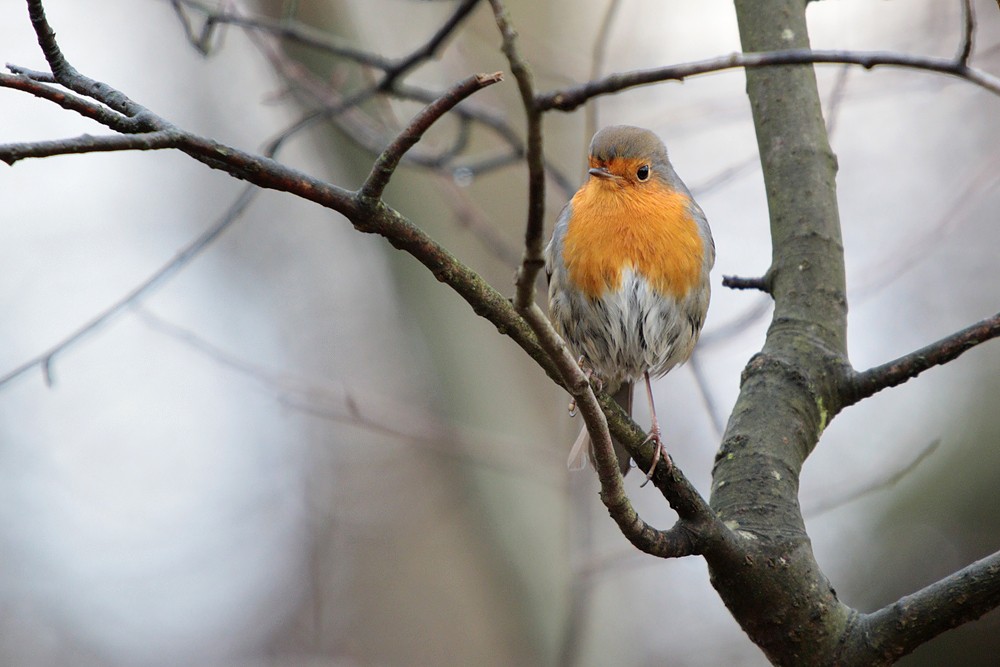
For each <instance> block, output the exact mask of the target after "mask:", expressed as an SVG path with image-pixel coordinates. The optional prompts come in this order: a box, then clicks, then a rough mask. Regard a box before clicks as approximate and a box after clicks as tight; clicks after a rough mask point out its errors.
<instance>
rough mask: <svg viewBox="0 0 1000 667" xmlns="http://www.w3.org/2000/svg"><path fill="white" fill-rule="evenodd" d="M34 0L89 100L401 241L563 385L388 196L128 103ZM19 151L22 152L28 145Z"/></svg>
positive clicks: (2, 155)
mask: <svg viewBox="0 0 1000 667" xmlns="http://www.w3.org/2000/svg"><path fill="white" fill-rule="evenodd" d="M29 5H30V7H31V9H32V18H33V24H34V26H35V28H36V30H37V31H38V34H39V42H40V43H42V44H43V46H44V47H45V48H46V49H47V51H46V57H47V59H48V60H49V61H50V62H52V63H56V64H57V65H58V66H59V69H60V72H61V74H60V73H59V72H53V74H54V75H55V77H56V79H58V80H59V82H60V83H62V84H63V85H66V86H67V87H70V84H73V86H75V87H76V88H81V89H83V90H85V91H87V92H84V93H80V96H81V98H86V97H90V98H91V99H92V100H93V101H96V102H100V103H104V104H108V105H109V106H112V102H113V103H114V104H115V105H117V106H118V107H120V108H123V109H124V108H126V107H127V110H128V111H130V112H134V113H135V114H136V115H137V116H141V117H142V119H143V123H142V124H141V127H143V128H145V127H148V128H150V131H159V130H166V131H171V132H175V133H177V136H178V142H177V145H176V148H177V149H178V150H181V151H183V152H184V153H187V154H188V155H190V156H191V157H193V158H195V159H196V160H198V161H200V162H202V163H204V164H206V165H208V166H209V167H212V168H213V169H220V170H223V171H226V172H227V173H229V174H231V175H233V176H236V177H237V178H241V179H243V180H246V181H249V182H251V183H253V184H255V185H258V186H260V187H263V188H268V189H272V190H279V191H283V192H289V193H292V194H295V195H297V196H299V197H301V198H303V199H307V200H309V201H312V202H315V203H317V204H320V205H321V206H324V207H326V208H330V209H332V210H335V211H338V212H339V213H341V214H343V215H344V216H345V217H347V218H348V219H349V220H350V221H351V223H352V224H353V225H354V226H355V228H356V229H358V230H359V231H362V232H365V233H371V234H379V235H381V236H383V237H385V238H386V239H387V240H388V241H389V242H390V243H391V244H392V245H393V246H395V247H396V248H399V249H401V250H403V251H405V252H407V253H409V254H410V255H412V256H413V257H414V258H416V259H417V260H418V261H420V262H421V263H422V264H423V265H424V266H425V267H427V268H428V270H430V271H431V272H432V273H433V274H434V276H435V277H437V278H438V279H439V280H441V281H442V282H445V283H447V284H448V285H449V286H450V287H452V289H454V290H455V291H456V292H458V294H459V295H461V296H462V297H463V298H464V299H465V300H466V301H467V302H468V303H469V304H470V306H472V307H473V309H474V310H475V311H476V312H477V313H478V314H479V315H481V316H482V317H484V318H486V319H488V320H489V321H490V322H492V323H493V324H494V325H495V326H496V327H497V328H498V329H499V330H501V331H502V332H503V333H505V334H506V335H508V336H510V337H511V338H512V339H513V340H514V341H515V342H517V343H518V345H520V346H521V347H522V348H523V349H524V350H525V351H526V353H527V354H528V355H529V356H531V357H532V358H533V359H535V360H536V361H537V362H538V363H539V365H540V366H541V367H542V368H543V369H544V370H545V371H546V372H547V373H549V374H550V376H551V377H553V378H554V379H556V380H557V381H560V382H561V378H560V376H559V374H558V373H557V372H556V370H555V368H554V366H553V364H552V362H551V360H550V359H549V357H548V356H547V355H546V354H545V353H544V352H543V351H542V350H541V348H540V347H539V346H538V343H537V341H536V339H535V337H534V335H533V334H532V332H531V330H530V329H529V328H528V327H527V325H526V324H525V322H524V320H523V319H521V318H520V317H519V316H518V314H517V313H516V312H515V311H514V309H513V308H512V307H511V305H510V303H509V301H508V300H507V299H505V298H504V297H503V295H502V294H500V293H499V292H497V291H496V290H495V289H493V288H492V287H490V286H489V284H487V283H486V282H485V281H484V280H483V279H482V278H481V277H480V276H479V275H478V274H476V273H475V272H474V271H472V270H471V269H470V268H468V267H467V266H465V265H464V264H462V263H460V262H459V261H457V260H456V259H455V258H454V257H453V256H452V255H451V254H450V253H449V252H448V251H447V250H446V249H445V248H443V247H442V246H441V245H440V244H438V243H437V242H435V241H434V240H433V239H431V238H430V237H429V236H428V235H427V234H426V233H425V232H423V231H422V230H421V229H419V228H418V227H416V226H415V225H414V224H413V223H412V222H410V221H409V220H407V219H406V218H405V217H404V216H402V215H401V214H399V213H398V212H397V211H395V210H394V209H392V208H391V207H389V206H386V205H385V204H384V203H383V202H381V201H380V200H377V201H374V202H373V201H371V200H363V198H361V197H359V196H358V193H355V192H351V191H349V190H345V189H343V188H340V187H337V186H334V185H331V184H329V183H325V182H323V181H320V180H319V179H316V178H313V177H312V176H309V175H307V174H304V173H302V172H300V171H298V170H296V169H292V168H289V167H287V166H285V165H282V164H281V163H279V162H277V161H275V160H273V159H270V158H267V157H263V156H260V155H254V154H252V153H248V152H246V151H242V150H239V149H236V148H233V147H230V146H225V145H223V144H220V143H218V142H215V141H212V140H209V139H205V138H203V137H199V136H197V135H194V134H191V133H189V132H185V131H183V130H180V129H179V128H176V127H174V126H173V125H171V124H170V123H168V122H167V121H166V120H164V119H163V118H160V117H159V116H156V115H155V114H152V113H151V112H149V111H148V110H146V109H144V108H143V107H140V106H139V105H136V104H135V103H133V102H131V101H130V100H129V102H128V104H127V105H125V104H122V102H121V101H122V100H128V98H127V97H125V96H124V95H123V94H122V93H121V92H120V91H117V90H115V89H113V88H111V87H110V86H107V85H105V84H102V83H99V82H96V81H93V80H91V79H88V78H86V77H83V76H82V75H80V74H79V73H77V72H76V71H75V70H73V69H72V68H71V67H69V65H68V64H67V63H66V62H65V61H64V59H63V58H62V56H61V53H60V52H59V50H58V46H57V45H55V37H54V33H53V32H52V30H51V28H50V27H49V26H48V22H47V21H46V20H45V15H44V12H43V10H42V5H41V2H40V0H29ZM74 89H75V88H74ZM136 131H137V132H139V131H142V130H141V129H137V130H136ZM17 148H18V149H19V150H20V147H17ZM12 157H13V155H12V153H11V147H10V146H9V145H0V160H9V159H10V158H12Z"/></svg>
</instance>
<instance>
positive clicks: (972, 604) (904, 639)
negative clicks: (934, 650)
mask: <svg viewBox="0 0 1000 667" xmlns="http://www.w3.org/2000/svg"><path fill="white" fill-rule="evenodd" d="M998 604H1000V551H998V552H996V553H994V554H992V555H990V556H987V557H986V558H983V559H982V560H978V561H976V562H975V563H972V564H971V565H969V566H967V567H965V568H962V569H961V570H959V571H958V572H954V573H952V574H950V575H948V576H947V577H945V578H944V579H941V580H939V581H937V582H935V583H933V584H931V585H930V586H927V587H926V588H922V589H921V590H919V591H917V592H916V593H913V594H912V595H907V596H906V597H903V598H900V599H899V600H897V601H896V602H893V603H892V604H890V605H888V606H886V607H883V608H882V609H879V610H878V611H876V612H874V613H872V614H866V615H864V616H863V617H862V618H861V621H860V622H859V624H858V626H857V630H856V631H857V632H858V633H859V634H862V635H863V637H859V641H857V642H841V646H844V647H855V650H857V651H858V652H859V653H861V654H862V655H860V656H858V657H860V658H861V660H851V659H850V656H847V657H848V659H847V660H839V659H837V660H834V662H835V663H836V664H866V663H869V662H870V659H865V657H867V656H873V657H874V656H878V657H882V656H890V655H891V656H895V657H896V658H898V657H901V656H903V655H906V654H907V653H909V652H911V651H913V650H914V649H915V648H917V647H918V646H920V645H922V644H924V643H926V642H927V641H928V640H930V639H931V638H933V637H936V636H937V635H939V634H941V633H942V632H945V631H947V630H951V629H952V628H955V627H957V626H959V625H961V624H963V623H966V622H968V621H971V620H974V619H977V618H979V617H980V616H982V615H983V614H985V613H987V612H989V611H992V610H993V609H995V608H996V607H997V605H998Z"/></svg>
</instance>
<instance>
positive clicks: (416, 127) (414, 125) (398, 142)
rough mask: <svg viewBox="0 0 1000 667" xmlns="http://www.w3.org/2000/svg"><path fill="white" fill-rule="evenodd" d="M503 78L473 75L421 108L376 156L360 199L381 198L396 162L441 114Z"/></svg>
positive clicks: (360, 193) (499, 76)
mask: <svg viewBox="0 0 1000 667" xmlns="http://www.w3.org/2000/svg"><path fill="white" fill-rule="evenodd" d="M502 79H503V74H502V73H501V72H494V73H493V74H475V75H473V76H470V77H468V78H466V79H464V80H462V81H460V82H458V83H457V84H455V85H454V86H452V88H451V89H450V90H448V91H447V92H445V94H444V95H442V96H441V97H439V98H438V99H437V100H435V101H434V102H432V103H431V104H429V105H427V106H426V107H424V109H423V110H422V111H421V112H420V113H418V114H417V115H416V116H414V117H413V119H412V120H411V121H410V123H409V125H407V126H406V127H405V128H404V129H403V131H402V132H400V133H399V135H397V136H396V139H395V140H394V141H393V142H392V143H391V144H389V145H388V146H387V147H386V149H385V150H384V151H382V154H381V155H379V157H378V159H377V160H375V164H374V166H372V170H371V172H370V173H369V174H368V178H366V179H365V182H364V184H363V185H362V186H361V189H360V190H359V191H358V195H359V196H360V197H361V198H363V199H381V197H382V193H383V192H384V191H385V187H386V186H387V185H388V184H389V179H390V178H392V174H393V173H394V172H395V171H396V167H398V166H399V161H400V160H401V159H402V158H403V155H405V154H406V152H407V151H408V150H409V149H411V148H412V147H413V145H414V144H416V143H417V142H418V141H420V138H421V137H422V136H423V135H424V132H426V131H427V130H428V128H430V126H431V125H433V124H434V123H435V121H437V120H438V119H440V118H441V116H443V115H444V114H446V113H448V111H449V110H450V109H452V108H453V107H454V106H455V105H456V104H458V103H459V102H461V101H462V100H464V99H465V98H466V97H468V96H469V95H472V94H473V93H475V92H476V91H478V90H482V89H483V88H485V87H487V86H491V85H493V84H494V83H497V82H498V81H501V80H502Z"/></svg>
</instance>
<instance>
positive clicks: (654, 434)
mask: <svg viewBox="0 0 1000 667" xmlns="http://www.w3.org/2000/svg"><path fill="white" fill-rule="evenodd" d="M650 441H652V442H653V445H654V447H653V463H652V464H651V465H650V466H649V472H647V473H646V481H644V482H643V483H642V484H640V485H639V488H640V489H641V488H642V487H644V486H646V485H647V484H649V481H650V480H651V479H653V473H655V472H656V466H657V464H659V462H660V458H661V457H662V458H663V462H664V463H665V464H666V466H667V471H669V470H670V469H671V468H672V467H673V465H674V463H673V461H671V460H670V454H667V450H666V449H664V448H663V439H662V437H661V436H660V425H659V424H657V423H656V422H654V423H653V427H652V428H651V429H650V430H649V435H648V436H646V439H645V440H643V441H642V444H644V445H645V444H646V443H647V442H650Z"/></svg>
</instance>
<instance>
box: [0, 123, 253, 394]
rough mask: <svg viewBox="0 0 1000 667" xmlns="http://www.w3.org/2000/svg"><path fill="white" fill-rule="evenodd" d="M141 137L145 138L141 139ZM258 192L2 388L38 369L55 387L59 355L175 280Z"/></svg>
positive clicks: (11, 374) (2, 379)
mask: <svg viewBox="0 0 1000 667" xmlns="http://www.w3.org/2000/svg"><path fill="white" fill-rule="evenodd" d="M140 136H142V135H140ZM258 192H259V190H258V189H257V188H255V187H253V186H249V187H247V188H246V189H245V190H243V192H242V193H241V194H240V196H239V197H238V198H237V199H236V201H235V202H233V204H232V205H230V207H229V209H228V210H227V211H226V212H225V213H224V214H223V215H222V217H221V218H219V220H218V221H217V222H216V223H215V224H213V225H212V226H211V227H209V228H208V229H206V230H205V231H204V232H203V233H202V234H201V235H200V236H199V237H198V238H196V239H195V240H194V241H192V242H191V243H189V244H188V245H187V246H185V247H184V248H183V249H181V251H180V252H178V253H177V254H176V255H174V257H173V259H171V260H170V261H169V262H167V263H166V264H164V265H163V266H162V267H160V268H159V269H158V270H157V271H156V272H154V273H153V275H151V276H149V277H148V278H147V279H146V280H144V281H142V282H141V283H140V284H139V285H138V286H136V287H134V288H133V289H132V290H130V291H129V292H128V294H126V295H125V296H123V297H122V298H120V299H118V300H117V301H115V302H114V303H113V304H111V305H110V306H108V307H107V308H105V309H104V310H102V311H101V312H99V313H98V314H97V315H95V316H94V317H92V318H91V319H90V320H89V321H88V322H86V323H85V324H83V325H82V326H80V327H79V328H78V329H76V330H75V331H73V332H72V333H70V334H69V335H68V336H66V337H64V338H63V339H62V340H60V341H59V342H58V343H56V344H55V345H53V346H52V347H50V348H49V349H47V350H45V351H44V352H42V353H41V354H39V355H37V356H35V357H33V358H31V359H29V360H28V361H26V362H24V363H23V364H21V365H20V366H18V367H16V368H14V369H12V370H10V371H8V372H7V373H5V374H4V375H2V376H0V387H2V386H3V385H5V384H6V383H8V382H10V381H11V380H13V379H14V378H17V377H20V376H21V375H23V374H24V373H26V372H28V371H30V370H31V369H32V368H35V367H36V366H37V367H39V368H41V369H42V376H43V377H44V379H45V384H46V385H47V386H50V387H51V386H52V362H53V360H54V359H55V357H56V356H57V355H59V354H60V353H61V352H63V351H64V350H65V349H66V348H68V347H70V346H71V345H73V344H74V343H76V342H77V341H79V340H80V339H82V338H83V337H85V336H86V335H87V334H89V333H91V332H92V331H94V330H95V329H97V328H99V327H101V326H103V325H104V324H106V323H107V322H108V321H109V320H111V319H113V318H114V317H115V316H117V315H120V314H121V313H122V312H123V311H124V310H126V309H127V308H131V307H133V306H135V305H136V304H138V303H139V302H140V301H142V300H143V299H145V298H146V297H147V296H149V295H150V294H151V293H152V292H153V291H154V290H155V289H156V288H158V287H160V286H162V285H163V284H164V283H165V282H166V281H167V280H169V279H170V278H171V277H173V276H174V275H175V274H176V273H177V272H178V271H179V270H180V269H181V268H182V267H184V266H186V265H187V264H189V263H190V262H191V260H192V259H194V258H195V257H196V256H197V255H199V254H200V253H201V251H202V250H204V249H205V248H207V247H208V246H209V244H211V243H212V241H214V240H215V239H217V238H218V237H219V236H220V235H221V234H222V232H224V231H226V230H227V229H229V227H230V226H231V225H232V224H233V223H234V222H236V221H237V220H238V219H239V218H240V216H241V215H242V214H243V212H244V211H246V209H247V207H248V206H250V202H252V201H253V199H254V197H255V196H256V195H257V193H258Z"/></svg>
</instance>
